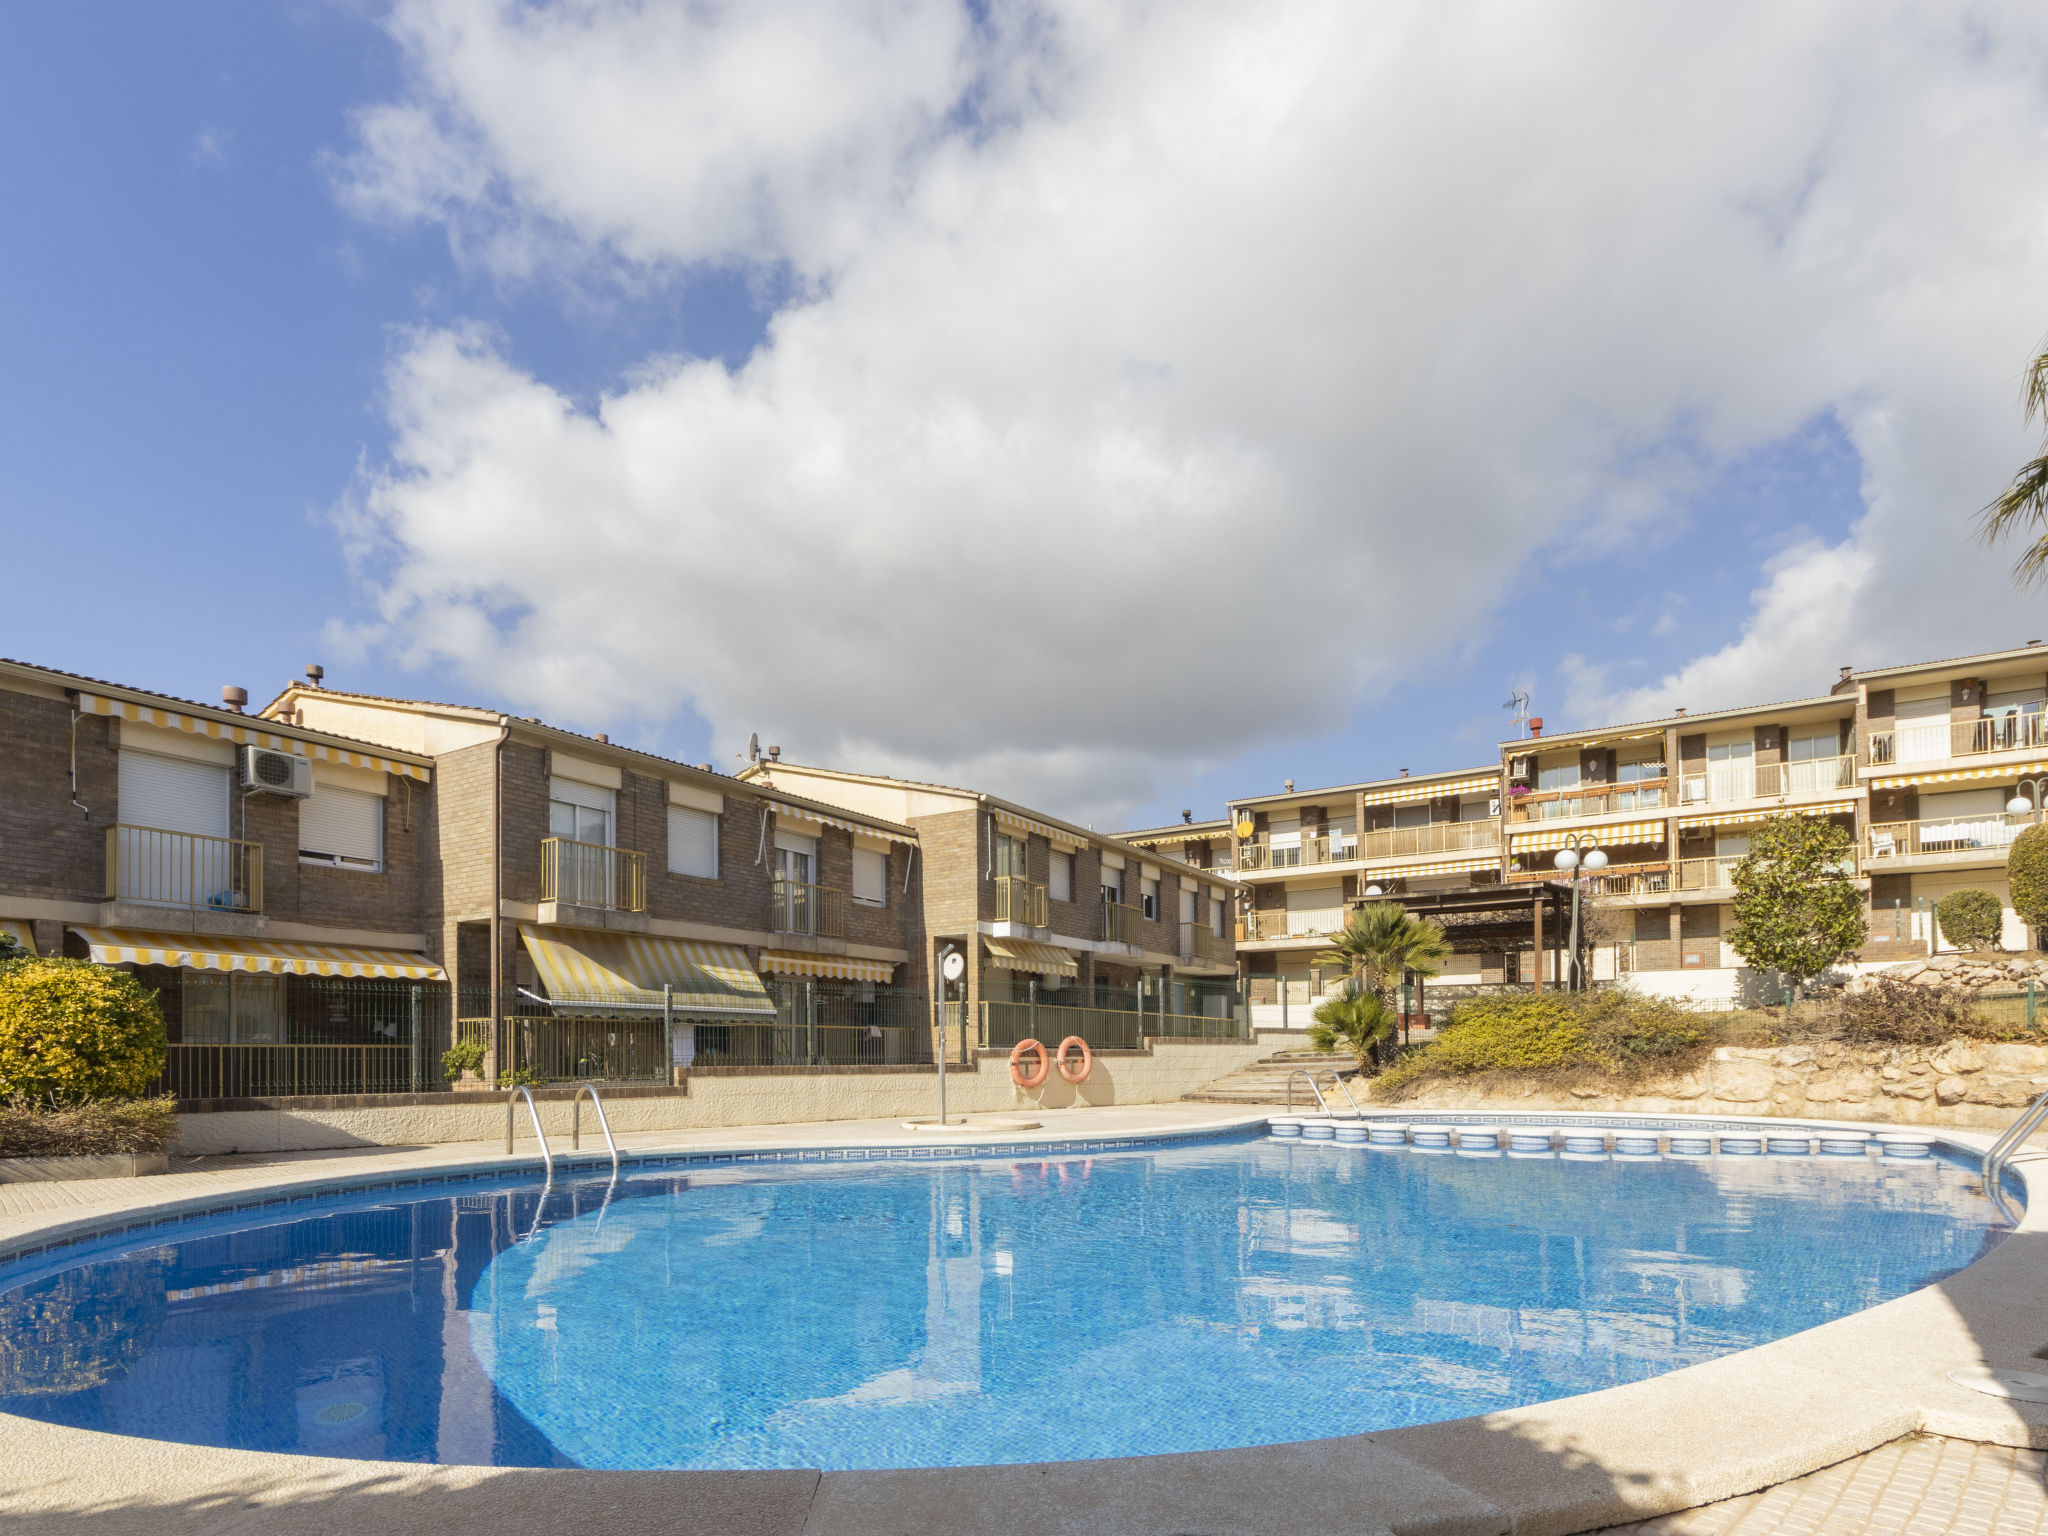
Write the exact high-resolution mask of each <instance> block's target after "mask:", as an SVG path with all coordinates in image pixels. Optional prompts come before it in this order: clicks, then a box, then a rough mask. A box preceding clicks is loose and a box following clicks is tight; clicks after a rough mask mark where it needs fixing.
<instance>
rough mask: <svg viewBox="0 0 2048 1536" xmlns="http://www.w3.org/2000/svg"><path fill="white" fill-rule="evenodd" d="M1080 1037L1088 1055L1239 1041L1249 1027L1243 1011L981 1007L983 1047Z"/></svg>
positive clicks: (1026, 1005) (1033, 1005) (1037, 1005)
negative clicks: (1168, 1043)
mask: <svg viewBox="0 0 2048 1536" xmlns="http://www.w3.org/2000/svg"><path fill="white" fill-rule="evenodd" d="M1069 1035H1079V1036H1080V1037H1081V1038H1082V1039H1083V1040H1086V1041H1087V1042H1088V1047H1089V1049H1090V1050H1096V1051H1104V1050H1108V1051H1134V1050H1137V1049H1138V1048H1139V1046H1140V1045H1141V1044H1142V1042H1143V1040H1144V1037H1145V1036H1147V1035H1152V1036H1155V1037H1159V1038H1164V1039H1175V1040H1243V1039H1247V1038H1249V1035H1250V1024H1249V1021H1248V1018H1247V1016H1246V1014H1245V1012H1244V1010H1242V1009H1240V1008H1236V1007H1233V1008H1232V1009H1231V1011H1230V1012H1228V1013H1226V1014H1200V1013H1167V1012H1163V1011H1158V1010H1151V1009H1147V1010H1142V1011H1140V1010H1137V1009H1128V1008H1068V1007H1062V1006H1055V1005H1052V1004H1049V1003H1030V1002H1025V1003H995V1002H989V1003H983V1004H982V1005H981V1030H980V1036H981V1044H983V1045H985V1046H991V1047H995V1048H997V1049H1002V1050H1007V1049H1009V1048H1010V1047H1011V1046H1013V1045H1015V1044H1017V1042H1018V1041H1020V1040H1037V1041H1041V1042H1043V1043H1046V1044H1051V1043H1053V1042H1055V1041H1059V1040H1064V1039H1066V1038H1067V1036H1069Z"/></svg>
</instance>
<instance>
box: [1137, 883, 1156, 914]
mask: <svg viewBox="0 0 2048 1536" xmlns="http://www.w3.org/2000/svg"><path fill="white" fill-rule="evenodd" d="M1138 903H1139V905H1140V906H1142V907H1143V908H1144V909H1145V921H1146V922H1148V923H1156V922H1158V921H1159V882H1158V881H1157V880H1147V879H1143V878H1141V879H1140V880H1139V881H1138Z"/></svg>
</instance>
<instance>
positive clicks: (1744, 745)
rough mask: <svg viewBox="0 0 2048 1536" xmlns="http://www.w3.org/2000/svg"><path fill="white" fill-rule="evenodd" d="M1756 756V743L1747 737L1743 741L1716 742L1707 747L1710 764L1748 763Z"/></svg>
mask: <svg viewBox="0 0 2048 1536" xmlns="http://www.w3.org/2000/svg"><path fill="white" fill-rule="evenodd" d="M1755 756H1756V741H1755V739H1754V738H1753V737H1745V738H1743V739H1742V740H1741V741H1716V742H1711V743H1709V744H1708V746H1707V761H1708V762H1710V763H1730V764H1734V763H1746V762H1748V761H1749V760H1750V759H1751V758H1753V757H1755Z"/></svg>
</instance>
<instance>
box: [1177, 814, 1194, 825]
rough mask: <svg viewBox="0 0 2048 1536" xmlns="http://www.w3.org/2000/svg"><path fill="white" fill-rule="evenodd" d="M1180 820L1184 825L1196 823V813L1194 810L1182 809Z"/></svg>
mask: <svg viewBox="0 0 2048 1536" xmlns="http://www.w3.org/2000/svg"><path fill="white" fill-rule="evenodd" d="M1180 822H1181V825H1182V826H1184V827H1191V826H1193V825H1194V824H1195V813H1194V812H1193V811H1182V812H1181V813H1180Z"/></svg>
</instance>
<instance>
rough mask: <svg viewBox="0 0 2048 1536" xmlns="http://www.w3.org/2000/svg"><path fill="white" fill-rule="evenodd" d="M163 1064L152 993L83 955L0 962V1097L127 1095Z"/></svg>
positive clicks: (51, 1100)
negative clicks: (71, 957) (79, 958)
mask: <svg viewBox="0 0 2048 1536" xmlns="http://www.w3.org/2000/svg"><path fill="white" fill-rule="evenodd" d="M163 1069H164V1016H163V1013H162V1011H161V1010H160V1009H159V1008H158V1007H157V1002H156V994H155V993H154V992H152V991H150V990H149V989H148V988H147V987H145V986H143V985H142V983H141V982H139V981H137V980H136V979H135V978H134V977H133V976H131V975H129V974H128V973H127V972H125V971H116V970H112V969H110V968H108V967H107V966H103V965H93V964H91V963H90V962H89V961H85V960H59V959H54V958H49V959H37V958H31V959H27V960H6V961H0V1098H6V1099H10V1100H13V1099H17V1098H19V1099H22V1100H25V1101H26V1102H28V1103H29V1104H31V1105H56V1104H69V1103H76V1102H79V1101H81V1100H85V1099H132V1098H135V1097H137V1096H139V1095H140V1094H141V1093H142V1092H143V1091H144V1090H145V1089H147V1088H148V1087H149V1085H150V1083H151V1081H152V1080H153V1079H155V1078H156V1077H157V1076H158V1074H160V1073H161V1072H162V1071H163Z"/></svg>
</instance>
